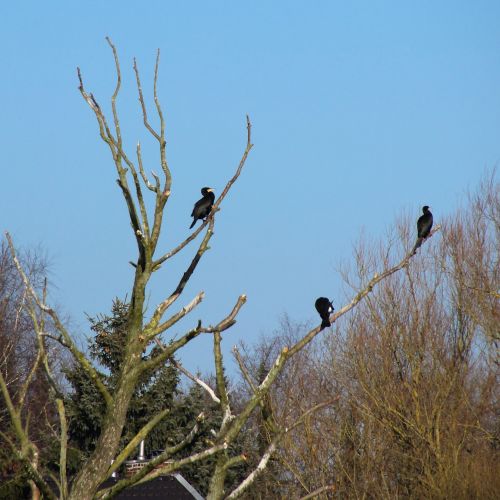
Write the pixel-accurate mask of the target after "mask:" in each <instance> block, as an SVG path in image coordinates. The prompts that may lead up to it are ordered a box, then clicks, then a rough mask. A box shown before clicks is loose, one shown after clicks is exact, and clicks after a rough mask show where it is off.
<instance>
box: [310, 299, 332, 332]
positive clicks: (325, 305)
mask: <svg viewBox="0 0 500 500" xmlns="http://www.w3.org/2000/svg"><path fill="white" fill-rule="evenodd" d="M314 306H315V307H316V311H318V313H319V315H320V316H321V320H322V321H321V329H323V328H327V327H329V326H331V323H330V314H332V312H333V311H334V308H333V304H332V303H331V302H330V300H329V299H327V298H326V297H319V298H318V299H316V302H315V303H314Z"/></svg>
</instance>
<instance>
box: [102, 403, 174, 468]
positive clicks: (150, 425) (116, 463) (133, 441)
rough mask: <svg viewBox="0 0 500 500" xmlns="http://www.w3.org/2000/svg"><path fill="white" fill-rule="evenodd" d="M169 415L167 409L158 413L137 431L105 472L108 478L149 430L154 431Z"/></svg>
mask: <svg viewBox="0 0 500 500" xmlns="http://www.w3.org/2000/svg"><path fill="white" fill-rule="evenodd" d="M169 413H170V409H169V408H167V409H165V410H162V411H160V412H159V413H157V414H156V415H155V416H154V417H153V418H151V420H149V422H147V423H146V424H145V425H144V426H143V427H142V428H141V429H140V430H139V432H138V433H137V434H136V435H135V436H134V437H133V438H132V439H131V440H130V441H129V442H128V444H127V446H125V448H123V450H122V451H121V452H120V454H119V455H118V456H117V457H116V458H115V460H114V461H113V463H112V464H111V467H110V468H109V469H108V472H107V476H108V477H109V476H111V474H112V473H113V472H115V471H116V470H117V469H118V468H119V467H120V465H121V464H122V463H123V462H124V461H125V460H127V458H128V457H129V455H130V454H131V453H132V452H133V451H134V450H135V448H137V446H138V445H139V443H140V442H141V441H142V440H143V439H145V438H146V437H147V435H148V434H149V433H150V432H151V430H152V429H154V428H155V427H156V425H157V424H159V423H160V422H161V421H162V420H163V419H164V418H165V417H166V416H167V415H168V414H169Z"/></svg>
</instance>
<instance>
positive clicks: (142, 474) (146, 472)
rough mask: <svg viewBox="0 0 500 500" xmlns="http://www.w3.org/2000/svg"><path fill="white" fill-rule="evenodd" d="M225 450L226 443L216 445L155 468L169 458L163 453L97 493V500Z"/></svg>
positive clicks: (167, 454)
mask: <svg viewBox="0 0 500 500" xmlns="http://www.w3.org/2000/svg"><path fill="white" fill-rule="evenodd" d="M225 449H227V444H226V443H221V444H217V445H214V446H211V447H210V448H207V449H206V450H203V451H201V452H199V453H195V454H194V455H191V456H189V457H186V458H183V459H181V460H176V461H175V462H172V463H169V464H166V465H165V466H164V467H161V468H159V469H158V468H157V466H158V465H160V464H162V463H163V462H165V460H166V459H167V458H169V457H170V456H171V453H170V452H167V451H165V452H164V453H162V454H161V455H158V456H157V457H156V458H154V459H153V460H151V461H150V462H148V464H147V465H146V466H145V467H143V468H142V469H141V470H140V471H139V472H137V473H136V474H134V475H133V476H132V477H131V478H127V479H123V480H121V481H118V483H117V484H116V485H115V486H113V487H112V488H108V489H105V490H101V491H100V492H99V493H98V495H99V498H110V497H113V496H115V495H116V494H117V493H119V492H120V491H122V490H123V489H125V488H127V487H128V486H131V485H133V484H136V483H138V482H139V481H140V480H141V479H143V478H144V479H145V481H149V480H151V479H154V478H155V477H158V476H164V475H167V474H170V473H172V472H174V471H176V470H178V469H180V468H181V467H183V466H184V465H188V464H192V463H195V462H198V461H200V460H203V459H204V458H207V457H210V456H212V455H214V454H215V453H218V452H219V451H222V450H225ZM155 468H156V470H153V469H155ZM151 471H152V472H151ZM146 476H147V478H146Z"/></svg>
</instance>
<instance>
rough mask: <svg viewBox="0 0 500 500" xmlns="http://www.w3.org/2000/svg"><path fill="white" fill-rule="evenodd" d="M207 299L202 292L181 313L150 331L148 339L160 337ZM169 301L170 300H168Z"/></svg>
mask: <svg viewBox="0 0 500 500" xmlns="http://www.w3.org/2000/svg"><path fill="white" fill-rule="evenodd" d="M204 297H205V293H204V292H200V293H199V294H198V295H196V297H195V298H194V299H193V300H192V301H191V302H190V303H189V304H187V305H186V306H184V307H183V308H182V309H181V310H180V311H179V312H177V313H175V314H174V315H173V316H172V317H171V318H169V319H168V320H167V321H164V322H163V323H161V324H160V325H158V326H157V327H156V328H155V329H154V330H152V331H149V332H148V333H147V336H148V337H150V338H151V337H155V336H157V335H160V334H161V333H162V332H164V331H165V330H168V329H169V328H171V327H172V326H174V325H175V324H176V323H177V322H178V321H179V320H181V319H182V318H184V316H186V314H189V313H190V312H191V311H192V310H193V309H194V308H195V307H196V306H197V305H198V304H199V303H200V302H201V301H202V300H203V298H204ZM167 300H168V299H167Z"/></svg>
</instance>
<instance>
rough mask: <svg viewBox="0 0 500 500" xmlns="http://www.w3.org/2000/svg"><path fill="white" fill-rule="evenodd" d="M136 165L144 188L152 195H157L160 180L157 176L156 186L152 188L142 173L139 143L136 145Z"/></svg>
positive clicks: (144, 173)
mask: <svg viewBox="0 0 500 500" xmlns="http://www.w3.org/2000/svg"><path fill="white" fill-rule="evenodd" d="M136 153H137V163H138V165H139V172H140V174H141V177H142V180H143V181H144V184H146V187H147V188H148V189H149V190H150V191H153V193H158V192H159V191H160V179H158V176H156V177H155V179H156V186H153V184H151V183H150V182H149V180H148V178H147V176H146V172H144V167H143V165H142V153H141V143H140V142H138V143H137V149H136Z"/></svg>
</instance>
